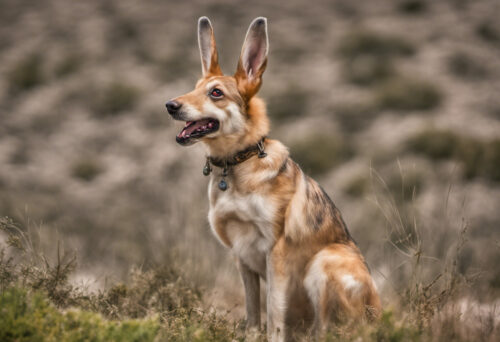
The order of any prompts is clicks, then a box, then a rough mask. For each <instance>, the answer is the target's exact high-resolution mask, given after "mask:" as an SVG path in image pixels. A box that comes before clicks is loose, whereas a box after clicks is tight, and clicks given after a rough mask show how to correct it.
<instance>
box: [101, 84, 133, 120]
mask: <svg viewBox="0 0 500 342" xmlns="http://www.w3.org/2000/svg"><path fill="white" fill-rule="evenodd" d="M138 99H139V91H138V89H137V88H135V87H133V86H130V85H128V84H126V83H123V82H113V83H111V84H109V85H108V86H107V87H105V88H104V89H102V90H101V92H100V93H99V94H98V95H97V96H96V98H95V102H94V106H93V107H94V110H95V112H96V114H97V115H99V116H102V117H106V116H114V115H118V114H121V113H123V112H125V111H128V110H131V109H133V108H134V106H135V104H136V103H137V100H138Z"/></svg>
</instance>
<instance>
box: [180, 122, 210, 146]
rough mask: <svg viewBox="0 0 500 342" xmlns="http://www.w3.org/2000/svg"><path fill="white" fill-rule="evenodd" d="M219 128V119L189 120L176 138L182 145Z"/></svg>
mask: <svg viewBox="0 0 500 342" xmlns="http://www.w3.org/2000/svg"><path fill="white" fill-rule="evenodd" d="M218 129H219V121H218V120H215V119H210V118H208V119H202V120H198V121H187V122H186V126H184V128H183V129H182V131H181V132H180V133H179V134H178V135H177V137H176V138H175V140H176V141H177V142H178V143H179V144H181V145H187V144H188V143H189V142H191V141H192V140H194V139H199V138H201V137H203V136H205V135H207V134H210V133H213V132H215V131H217V130H218Z"/></svg>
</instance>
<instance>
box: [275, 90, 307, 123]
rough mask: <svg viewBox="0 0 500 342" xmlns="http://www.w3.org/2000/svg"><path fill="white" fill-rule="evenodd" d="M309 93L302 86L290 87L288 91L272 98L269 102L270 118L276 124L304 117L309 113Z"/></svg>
mask: <svg viewBox="0 0 500 342" xmlns="http://www.w3.org/2000/svg"><path fill="white" fill-rule="evenodd" d="M308 104H309V93H308V92H307V90H305V89H303V88H301V87H300V86H290V87H289V88H288V89H286V90H284V91H283V92H280V93H278V94H275V95H274V96H271V98H270V99H269V102H268V112H269V116H270V118H271V119H272V120H273V122H275V123H276V124H280V123H281V122H283V121H286V120H289V119H293V118H296V117H298V116H303V115H304V114H305V113H306V112H307V106H308Z"/></svg>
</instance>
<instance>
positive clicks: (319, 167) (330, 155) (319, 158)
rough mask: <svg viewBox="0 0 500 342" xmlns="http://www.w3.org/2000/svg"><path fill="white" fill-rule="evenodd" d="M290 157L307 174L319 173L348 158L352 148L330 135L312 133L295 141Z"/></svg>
mask: <svg viewBox="0 0 500 342" xmlns="http://www.w3.org/2000/svg"><path fill="white" fill-rule="evenodd" d="M290 151H291V156H292V158H293V159H294V160H295V161H296V162H297V163H298V164H299V165H300V167H301V168H302V169H303V170H304V171H305V172H306V173H308V174H311V175H320V174H322V173H325V172H326V171H328V170H330V169H331V168H332V167H334V166H335V165H338V164H340V163H341V162H342V161H345V160H347V159H349V158H350V157H351V156H352V154H353V153H352V150H351V149H350V148H349V147H348V146H347V145H346V144H345V143H344V142H342V141H341V140H340V138H338V137H335V136H331V135H313V136H310V137H307V138H305V139H303V140H301V141H298V142H295V143H293V144H292V145H291V148H290Z"/></svg>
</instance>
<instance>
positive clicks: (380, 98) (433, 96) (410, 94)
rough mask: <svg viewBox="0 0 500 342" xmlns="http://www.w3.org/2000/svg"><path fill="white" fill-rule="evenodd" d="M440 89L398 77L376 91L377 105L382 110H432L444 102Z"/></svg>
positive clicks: (418, 81)
mask: <svg viewBox="0 0 500 342" xmlns="http://www.w3.org/2000/svg"><path fill="white" fill-rule="evenodd" d="M442 97H443V96H442V94H441V92H440V91H439V90H438V88H437V87H436V86H435V85H433V84H431V83H429V82H426V81H421V80H417V79H410V78H407V77H396V78H393V79H391V80H389V81H388V82H386V83H384V84H383V85H381V86H380V87H378V88H376V89H375V100H374V101H375V104H376V105H377V106H378V107H379V108H381V109H393V110H402V111H407V110H430V109H433V108H435V107H437V106H438V105H439V104H440V103H441V101H442Z"/></svg>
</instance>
